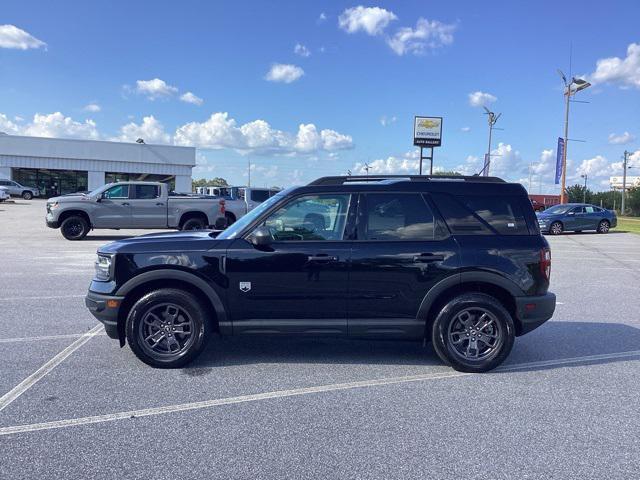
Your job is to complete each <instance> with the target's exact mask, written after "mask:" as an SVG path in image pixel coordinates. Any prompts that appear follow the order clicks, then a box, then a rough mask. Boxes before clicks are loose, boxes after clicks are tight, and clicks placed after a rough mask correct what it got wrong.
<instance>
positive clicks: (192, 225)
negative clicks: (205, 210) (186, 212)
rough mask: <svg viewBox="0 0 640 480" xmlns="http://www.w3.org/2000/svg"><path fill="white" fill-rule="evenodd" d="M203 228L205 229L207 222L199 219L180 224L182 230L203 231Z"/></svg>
mask: <svg viewBox="0 0 640 480" xmlns="http://www.w3.org/2000/svg"><path fill="white" fill-rule="evenodd" d="M205 228H207V222H206V221H205V220H204V219H202V218H200V217H194V218H190V219H189V220H186V221H185V222H184V223H183V224H182V230H204V229H205Z"/></svg>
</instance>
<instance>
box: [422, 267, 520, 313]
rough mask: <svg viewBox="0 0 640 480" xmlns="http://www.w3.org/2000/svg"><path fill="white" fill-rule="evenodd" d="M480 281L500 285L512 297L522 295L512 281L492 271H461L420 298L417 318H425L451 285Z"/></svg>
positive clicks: (442, 281) (437, 284)
mask: <svg viewBox="0 0 640 480" xmlns="http://www.w3.org/2000/svg"><path fill="white" fill-rule="evenodd" d="M471 282H476V283H478V282H480V283H489V284H492V285H495V286H497V287H501V288H503V289H504V290H506V291H507V292H509V294H511V295H512V296H513V297H518V296H522V295H523V292H522V290H521V289H520V288H519V287H518V285H517V284H515V283H514V282H513V281H511V280H509V279H508V278H505V277H503V276H502V275H499V274H497V273H492V272H461V273H456V274H453V275H450V276H449V277H447V278H445V279H443V280H440V281H439V282H438V283H436V284H435V285H434V286H433V287H431V289H430V290H429V291H428V292H427V294H426V295H425V296H424V298H423V299H422V303H421V304H420V308H419V309H418V315H417V318H418V319H419V320H425V321H426V320H427V314H428V313H429V310H430V309H431V307H432V306H433V304H434V303H435V302H436V301H437V300H438V299H439V298H440V295H441V294H442V293H444V292H445V291H446V290H448V289H449V288H451V287H455V286H457V285H462V284H463V283H471Z"/></svg>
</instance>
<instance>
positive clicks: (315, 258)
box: [307, 254, 338, 263]
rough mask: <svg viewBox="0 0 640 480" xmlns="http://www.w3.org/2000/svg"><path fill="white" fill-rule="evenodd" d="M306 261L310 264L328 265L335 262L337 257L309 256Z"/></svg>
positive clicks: (324, 255)
mask: <svg viewBox="0 0 640 480" xmlns="http://www.w3.org/2000/svg"><path fill="white" fill-rule="evenodd" d="M307 260H308V261H310V262H321V263H329V262H337V261H338V257H335V256H333V255H326V254H320V255H309V256H308V257H307Z"/></svg>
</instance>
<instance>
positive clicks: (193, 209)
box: [46, 182, 226, 240]
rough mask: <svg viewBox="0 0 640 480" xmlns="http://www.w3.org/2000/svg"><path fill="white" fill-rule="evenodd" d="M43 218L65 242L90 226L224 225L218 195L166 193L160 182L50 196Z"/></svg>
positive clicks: (193, 227)
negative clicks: (58, 229)
mask: <svg viewBox="0 0 640 480" xmlns="http://www.w3.org/2000/svg"><path fill="white" fill-rule="evenodd" d="M46 222H47V226H48V227H50V228H60V231H61V232H62V235H63V236H64V238H66V239H67V240H80V239H82V238H84V237H85V236H86V235H87V233H89V230H91V229H94V228H112V229H117V230H119V229H125V228H141V229H146V228H149V229H160V228H172V229H179V230H199V229H203V228H207V227H209V226H215V227H220V226H224V224H225V223H226V221H225V218H224V201H223V200H222V199H221V198H214V197H198V196H193V195H180V194H174V193H170V192H169V189H168V186H167V184H165V183H159V182H117V183H109V184H107V185H104V186H102V187H100V188H98V189H96V190H94V191H93V192H91V193H88V194H76V195H64V196H61V197H54V198H50V199H49V200H47V215H46Z"/></svg>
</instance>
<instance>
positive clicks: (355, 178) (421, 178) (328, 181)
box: [309, 175, 504, 185]
mask: <svg viewBox="0 0 640 480" xmlns="http://www.w3.org/2000/svg"><path fill="white" fill-rule="evenodd" d="M390 180H395V181H397V182H430V181H438V180H457V181H464V182H477V183H504V180H502V179H501V178H498V177H481V176H478V175H473V176H470V175H469V176H468V175H349V176H331V177H322V178H318V179H317V180H314V181H313V182H311V183H309V185H343V184H345V183H375V182H388V181H390Z"/></svg>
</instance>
